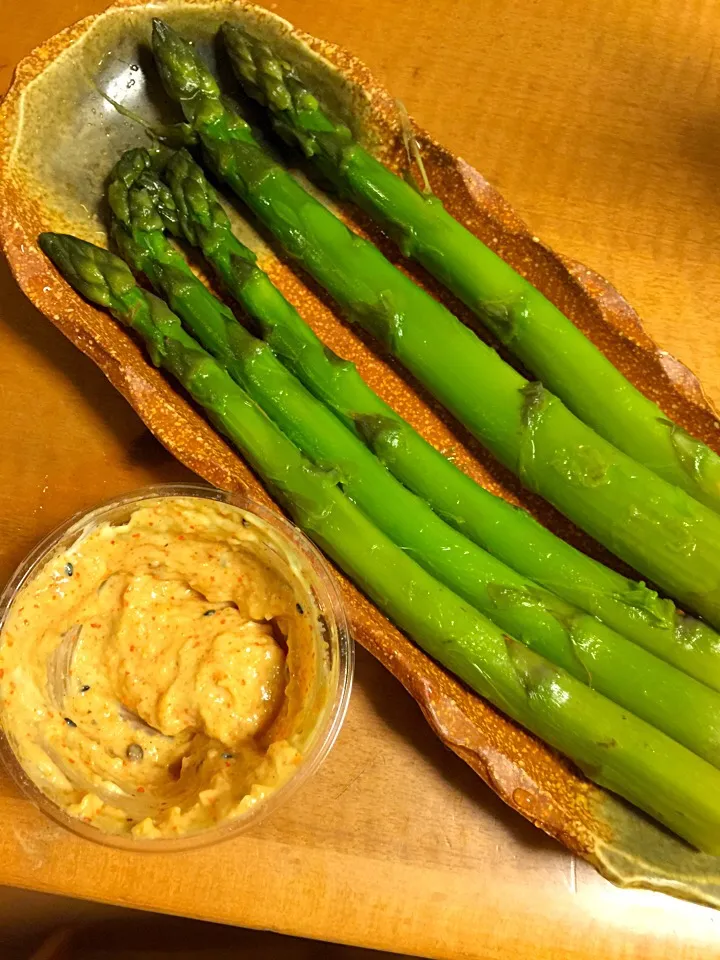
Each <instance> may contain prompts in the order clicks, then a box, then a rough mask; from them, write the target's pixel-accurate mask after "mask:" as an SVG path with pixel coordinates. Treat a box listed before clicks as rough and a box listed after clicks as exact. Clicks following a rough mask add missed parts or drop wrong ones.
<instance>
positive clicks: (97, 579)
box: [0, 497, 324, 838]
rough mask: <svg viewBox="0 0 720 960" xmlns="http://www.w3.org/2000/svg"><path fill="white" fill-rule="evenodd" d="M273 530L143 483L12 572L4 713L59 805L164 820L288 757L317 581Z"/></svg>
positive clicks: (235, 790) (201, 819) (15, 741)
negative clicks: (104, 518)
mask: <svg viewBox="0 0 720 960" xmlns="http://www.w3.org/2000/svg"><path fill="white" fill-rule="evenodd" d="M268 530H269V528H268V527H267V525H265V524H264V523H262V522H254V521H253V518H252V515H247V514H244V513H243V512H242V511H240V510H238V509H237V508H235V507H231V506H229V505H227V504H224V503H221V502H218V501H213V500H210V499H198V498H191V497H186V498H182V497H172V498H163V499H155V500H148V501H145V502H144V504H143V505H140V506H139V507H137V508H136V509H135V510H134V511H133V512H132V513H131V515H130V516H129V519H126V520H124V522H122V523H121V524H119V525H116V524H110V523H103V524H100V525H99V526H96V527H94V528H93V529H91V530H90V531H89V532H87V533H86V534H84V535H83V536H81V537H80V538H79V539H78V540H77V541H76V542H75V543H74V544H73V545H72V546H70V547H69V549H66V550H65V551H64V552H63V553H61V554H60V555H57V556H55V557H53V558H52V559H51V560H49V561H48V562H47V563H46V565H45V566H44V567H43V568H41V569H40V570H39V571H38V572H37V573H36V574H35V575H34V576H33V577H32V578H31V579H30V580H29V581H28V582H27V583H26V584H25V586H24V587H23V588H22V590H21V591H20V593H19V594H18V596H17V598H16V599H15V602H14V603H13V606H12V608H11V610H10V613H9V615H8V618H7V621H6V623H5V626H4V628H3V631H2V635H1V636H0V698H1V701H2V725H3V728H4V731H5V733H6V735H7V737H8V740H9V742H10V744H11V745H12V747H13V750H14V752H15V754H16V756H17V758H18V760H19V762H20V764H21V766H22V767H23V769H24V771H25V772H26V774H27V775H28V776H29V777H30V779H31V780H32V781H33V782H34V783H35V784H36V786H38V787H39V788H40V789H41V790H42V792H43V793H45V794H46V795H48V796H49V797H50V798H51V799H52V800H54V801H55V803H56V804H58V805H59V806H60V807H61V808H63V809H64V810H65V811H66V812H67V813H69V814H70V815H72V816H74V817H80V818H82V819H84V820H85V821H87V822H89V823H92V824H94V825H96V826H98V827H100V828H101V829H102V830H105V831H109V832H113V833H127V834H130V835H132V836H134V837H139V838H157V837H177V836H181V835H186V834H188V833H193V832H196V831H199V830H203V829H206V828H208V827H212V826H215V825H217V824H220V823H222V822H224V821H226V820H229V819H232V818H234V817H237V816H239V815H241V814H242V813H243V812H245V811H246V810H248V809H249V807H250V806H252V805H253V804H255V803H257V802H258V801H260V800H262V799H264V798H265V797H267V796H268V795H269V794H270V793H272V792H273V791H274V790H275V789H277V787H278V786H280V785H282V784H283V783H284V782H285V781H287V780H288V779H289V777H290V776H292V774H293V773H294V772H295V770H296V769H297V766H298V764H299V763H300V762H301V760H302V756H303V749H304V747H305V745H306V742H307V740H308V736H309V734H310V731H311V728H312V720H313V718H312V716H310V715H309V713H308V711H310V712H311V713H312V711H313V710H316V708H317V704H308V703H307V698H308V695H309V694H308V691H310V690H312V689H314V688H317V687H318V683H317V682H316V681H318V677H317V676H316V675H315V674H317V672H318V671H319V670H321V669H322V668H323V667H324V663H323V662H322V659H323V658H322V653H321V652H320V653H318V646H317V641H318V629H317V619H316V618H315V619H314V618H313V611H314V610H315V607H314V601H313V597H312V594H311V592H310V590H309V589H308V588H307V586H306V585H305V584H304V583H303V580H302V578H301V577H299V576H298V574H297V570H295V569H294V568H293V566H292V562H291V561H290V560H289V559H288V557H287V556H283V554H282V550H279V549H278V543H277V540H276V541H273V539H272V536H271V535H270V534H269V533H268ZM321 681H322V678H320V684H319V686H320V687H321V686H322V682H321ZM316 692H317V691H316Z"/></svg>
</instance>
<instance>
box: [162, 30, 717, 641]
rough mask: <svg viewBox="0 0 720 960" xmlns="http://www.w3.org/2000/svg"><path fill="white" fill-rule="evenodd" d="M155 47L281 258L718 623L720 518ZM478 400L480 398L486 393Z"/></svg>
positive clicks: (559, 501) (471, 424)
mask: <svg viewBox="0 0 720 960" xmlns="http://www.w3.org/2000/svg"><path fill="white" fill-rule="evenodd" d="M153 51H154V54H155V59H156V62H157V64H158V67H159V70H160V73H161V76H162V78H163V82H164V84H165V87H166V89H167V91H168V93H169V94H170V96H172V97H173V98H174V99H176V100H178V101H179V102H180V104H181V106H182V109H183V112H184V114H185V119H186V120H187V121H188V123H190V124H191V126H192V127H193V129H194V130H195V131H196V132H197V134H198V136H199V138H200V140H201V142H202V144H203V146H204V148H205V152H206V154H207V155H208V157H209V158H210V161H211V163H212V164H213V165H214V167H215V168H216V170H217V171H218V173H219V174H220V176H221V177H222V178H223V179H224V180H225V181H226V182H227V183H228V184H229V185H230V186H231V187H232V189H233V190H234V191H235V192H236V193H237V194H238V195H239V196H240V197H241V198H242V199H243V200H244V201H245V202H246V203H247V204H248V206H250V207H251V209H252V210H253V212H254V213H255V214H256V215H257V216H258V217H259V218H260V219H261V220H262V221H263V223H264V224H265V225H266V226H267V227H268V228H269V229H270V230H271V231H272V233H273V234H274V235H275V237H276V238H277V239H278V240H279V241H280V242H281V243H282V245H283V246H284V248H285V249H286V250H287V251H288V252H289V253H290V254H291V255H292V256H294V257H296V258H297V259H298V260H299V261H300V262H301V263H302V264H303V266H304V267H305V268H306V269H307V270H308V271H309V272H310V273H311V274H312V275H313V276H314V277H315V279H316V280H317V281H318V282H319V283H320V284H321V285H322V286H324V287H325V288H326V289H327V290H328V291H329V292H330V293H331V294H332V296H333V297H334V298H335V299H336V300H337V301H338V302H339V303H341V304H342V305H343V306H344V307H345V308H346V310H347V311H348V313H349V315H350V317H351V319H353V320H355V321H357V322H358V323H360V324H361V325H362V326H363V327H364V328H365V329H366V330H367V331H368V332H369V333H370V334H372V335H373V336H375V337H377V338H378V339H379V340H380V341H381V342H382V343H384V344H385V345H386V346H387V347H388V349H390V350H391V352H392V353H393V354H394V355H395V356H396V357H397V358H398V359H399V360H400V361H401V362H402V363H404V364H405V366H406V367H407V368H408V369H409V370H410V371H411V372H412V373H413V374H414V375H415V376H416V377H417V378H418V379H419V380H420V382H421V383H423V384H424V385H425V386H426V387H427V388H428V389H429V390H430V392H431V393H433V394H434V395H435V396H436V397H437V398H438V399H439V400H440V401H441V402H442V403H443V404H444V405H445V406H446V407H447V408H448V409H449V410H450V411H451V412H452V413H454V415H455V416H456V417H457V418H458V419H459V420H460V421H461V422H462V423H464V424H465V426H466V427H468V429H469V430H471V431H472V432H473V433H474V434H475V436H476V437H477V438H478V439H479V440H480V441H481V442H482V443H484V444H485V446H487V447H488V448H489V449H490V450H491V451H492V452H493V453H494V454H495V456H497V457H498V459H499V460H500V461H501V462H503V463H504V464H505V465H506V466H508V467H509V468H510V469H512V470H514V472H516V473H517V474H518V475H519V476H520V477H521V479H522V480H523V482H524V483H525V484H526V485H527V486H528V487H529V488H530V489H532V490H535V491H536V492H538V493H540V494H541V495H542V496H544V497H545V498H546V499H548V500H549V501H550V502H551V503H553V504H554V505H555V506H556V507H558V509H560V510H561V511H562V512H563V513H565V514H566V515H567V516H568V517H570V518H571V519H572V520H574V521H575V522H576V523H577V524H578V525H579V526H580V527H582V528H583V529H585V530H586V531H587V532H588V533H590V534H591V535H592V536H594V537H596V538H597V539H598V540H600V541H601V542H602V543H604V544H605V545H606V546H608V547H609V548H610V549H611V550H613V551H614V552H615V553H617V554H618V555H619V556H620V557H622V558H623V559H624V560H626V561H627V562H628V563H630V564H631V565H632V566H634V567H635V568H636V569H638V570H639V571H641V572H642V573H643V574H645V575H646V576H647V577H649V578H650V579H651V580H652V581H654V582H655V583H657V584H659V585H660V586H661V587H663V588H664V589H665V590H667V592H668V593H670V594H672V595H673V596H675V597H677V598H678V599H679V600H681V601H682V602H683V603H684V604H685V605H687V606H690V607H692V608H693V609H695V610H697V611H698V612H700V613H702V614H703V615H704V616H706V617H707V619H708V620H710V622H711V623H714V624H715V625H718V624H720V556H718V552H717V549H716V545H717V543H718V542H719V541H720V517H719V516H718V515H717V514H715V513H714V512H713V511H712V510H710V509H708V508H707V507H704V506H703V505H702V504H700V503H698V502H697V501H695V500H693V499H692V498H691V497H690V496H688V495H687V494H686V493H685V492H684V491H682V490H680V489H679V488H676V487H673V486H671V485H670V484H668V483H666V482H665V481H663V480H662V479H660V478H659V477H657V476H656V475H655V474H653V473H652V472H651V471H650V470H648V469H647V468H646V467H643V466H641V465H640V464H637V463H635V461H633V460H631V459H630V458H629V457H627V456H626V455H624V454H622V453H621V452H620V451H618V450H616V449H615V448H614V447H612V446H611V445H610V444H608V443H607V442H606V441H604V440H603V439H602V438H601V437H599V436H598V435H597V434H595V433H594V432H593V431H592V430H591V429H590V428H588V427H586V426H585V425H584V424H583V423H581V422H580V421H579V420H577V419H576V418H575V417H574V416H573V415H572V414H571V413H570V411H569V410H567V408H566V407H564V406H563V404H562V403H561V402H560V401H559V400H558V399H557V398H556V397H554V396H552V395H551V394H550V393H548V392H547V391H546V390H544V389H543V388H541V387H540V386H538V385H533V384H528V382H527V381H526V380H525V379H524V378H523V377H521V376H520V374H518V373H517V372H516V371H515V370H513V369H512V367H510V366H509V365H508V364H506V363H504V362H503V361H502V360H501V359H500V357H499V356H498V355H497V354H496V353H495V351H494V350H492V349H491V348H490V347H488V346H487V345H486V344H484V343H483V342H482V341H481V340H479V339H478V338H477V337H476V336H475V335H474V334H473V333H472V332H471V331H470V330H469V329H468V328H467V327H465V326H464V325H463V324H462V323H460V322H459V321H458V320H457V319H456V318H455V317H454V316H453V315H452V314H451V313H449V312H448V311H447V310H446V309H445V308H444V307H443V306H442V305H441V304H440V303H438V302H437V301H435V300H433V299H432V297H430V296H429V295H428V294H426V293H425V292H424V291H423V290H422V289H420V288H419V287H417V286H416V285H415V284H413V283H412V282H411V281H410V280H409V279H408V278H407V277H406V276H405V275H404V274H403V273H401V272H400V271H399V270H397V269H395V268H394V267H393V266H392V264H390V263H389V262H388V261H387V260H386V259H385V258H384V257H383V256H382V254H381V253H380V252H379V251H378V250H377V249H376V248H375V247H374V246H373V245H372V244H371V243H368V242H367V241H365V240H363V239H362V238H361V237H359V236H357V235H356V234H354V233H352V232H351V231H349V230H348V229H347V227H346V226H345V225H344V224H343V223H342V222H341V221H340V220H338V219H337V218H336V217H335V216H334V215H333V214H332V213H331V211H330V210H328V209H327V208H326V207H325V206H324V205H323V204H321V203H320V202H319V201H317V200H316V199H315V198H314V197H311V196H310V195H309V194H308V193H307V192H306V191H305V190H303V188H302V187H301V186H300V184H299V183H297V181H296V180H295V179H294V178H293V177H292V176H290V174H289V173H288V172H287V171H286V170H284V169H283V168H282V167H281V166H279V165H278V164H277V163H276V162H275V161H274V160H273V159H272V158H271V157H270V156H269V155H268V154H267V153H266V152H265V151H264V150H263V149H262V148H261V147H260V146H259V145H258V143H257V142H256V141H255V140H254V138H253V136H252V133H251V130H250V128H249V126H248V124H246V123H245V121H244V120H243V119H242V118H241V117H240V116H239V115H238V114H237V113H235V112H234V110H233V109H232V108H231V107H229V106H228V105H227V104H225V103H224V102H223V101H222V100H221V97H220V91H219V88H218V86H217V83H216V82H215V80H214V78H213V76H212V74H211V73H210V71H209V70H208V69H207V67H206V66H205V65H204V64H203V62H202V60H201V59H200V58H199V57H198V56H197V55H196V53H195V51H194V50H193V48H192V46H191V45H190V44H188V43H187V41H184V40H182V39H181V38H180V37H179V36H178V35H177V34H176V33H175V32H174V31H172V30H170V28H169V27H167V26H166V25H164V24H163V23H162V22H161V21H157V20H156V21H154V30H153ZM479 394H481V396H479Z"/></svg>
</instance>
